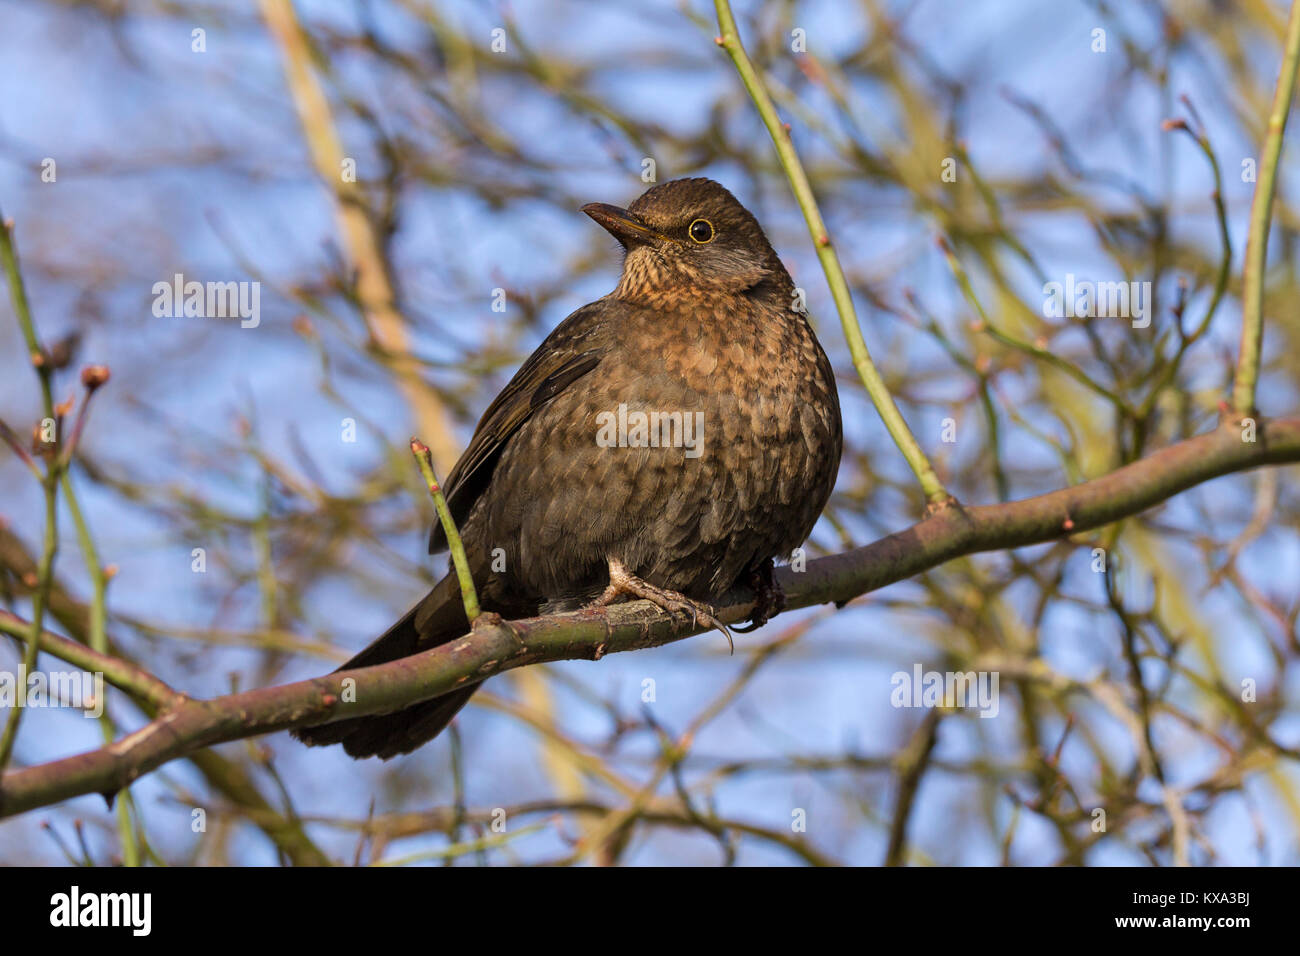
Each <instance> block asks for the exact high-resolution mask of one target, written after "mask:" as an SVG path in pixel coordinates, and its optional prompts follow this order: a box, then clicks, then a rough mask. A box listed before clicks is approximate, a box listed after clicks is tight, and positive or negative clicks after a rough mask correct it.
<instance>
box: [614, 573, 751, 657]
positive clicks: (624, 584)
mask: <svg viewBox="0 0 1300 956" xmlns="http://www.w3.org/2000/svg"><path fill="white" fill-rule="evenodd" d="M620 595H627V596H628V597H635V598H641V599H642V600H645V601H649V602H650V603H651V604H653V605H654V606H655V607H657V608H659V609H660V610H661V611H664V612H666V613H668V614H676V613H679V612H687V611H689V612H690V615H691V628H692V629H696V628H698V627H699V626H700V625H701V624H704V625H705V626H706V627H711V628H714V629H715V630H719V631H721V632H722V636H723V637H725V638H726V639H727V646H728V647H729V648H730V649H731V653H733V654H734V653H736V642H735V641H734V640H733V639H732V637H731V629H730V628H728V627H727V625H725V624H723V623H722V622H721V621H720V620H718V618H717V615H716V613H715V611H714V609H713V608H712V607H710V606H709V605H707V604H705V603H704V602H702V601H695V600H692V599H691V598H688V597H687V596H686V595H684V594H682V593H680V592H678V591H670V590H668V589H667V588H660V587H655V585H653V584H650V583H649V582H648V581H643V580H641V579H640V578H638V577H637V576H636V575H635V574H633V573H632V572H631V571H629V570H628V569H627V568H626V567H624V566H623V563H622V562H621V561H618V560H616V559H613V558H611V559H610V561H609V587H607V588H605V591H604V593H603V594H601V596H600V597H599V598H597V599H596V600H595V602H593V606H595V607H603V606H605V605H608V604H611V603H613V601H614V600H615V599H616V598H618V597H619V596H620Z"/></svg>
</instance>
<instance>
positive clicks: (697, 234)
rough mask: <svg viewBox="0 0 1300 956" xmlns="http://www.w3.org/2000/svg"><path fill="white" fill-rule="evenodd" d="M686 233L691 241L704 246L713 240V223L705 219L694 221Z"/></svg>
mask: <svg viewBox="0 0 1300 956" xmlns="http://www.w3.org/2000/svg"><path fill="white" fill-rule="evenodd" d="M686 231H687V234H688V235H690V237H691V238H692V239H694V240H695V241H696V242H698V243H699V244H700V245H704V243H706V242H708V241H709V240H711V239H712V238H713V223H711V222H709V220H707V219H696V220H695V221H694V222H693V223H691V228H690V229H688V230H686Z"/></svg>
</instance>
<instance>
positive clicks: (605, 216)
mask: <svg viewBox="0 0 1300 956" xmlns="http://www.w3.org/2000/svg"><path fill="white" fill-rule="evenodd" d="M582 211H583V212H585V213H586V214H587V215H588V216H590V217H591V218H592V219H594V220H596V222H598V223H600V225H602V226H604V227H605V229H606V230H607V231H608V232H609V234H610V235H611V236H613V237H614V238H615V239H617V240H618V241H619V242H621V243H623V245H624V246H627V245H629V244H630V243H636V242H648V241H650V240H652V239H662V238H663V236H661V235H659V233H657V232H655V231H654V230H653V229H651V228H650V227H649V226H647V225H646V224H645V223H643V222H642V221H641V220H640V219H638V218H637V217H636V216H634V215H632V213H630V212H628V211H627V210H626V209H623V208H621V207H619V206H611V205H610V204H609V203H604V202H589V203H587V205H585V206H583V207H582Z"/></svg>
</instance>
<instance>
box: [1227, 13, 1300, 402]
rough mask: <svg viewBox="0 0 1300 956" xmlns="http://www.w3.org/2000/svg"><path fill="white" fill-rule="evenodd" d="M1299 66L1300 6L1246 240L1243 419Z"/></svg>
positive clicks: (1254, 372)
mask: <svg viewBox="0 0 1300 956" xmlns="http://www.w3.org/2000/svg"><path fill="white" fill-rule="evenodd" d="M1298 64H1300V3H1292V4H1291V16H1290V17H1289V18H1288V20H1287V25H1286V47H1285V52H1284V53H1283V56H1282V68H1281V69H1280V70H1279V71H1278V74H1277V87H1276V88H1275V89H1274V90H1273V110H1272V112H1271V113H1270V114H1269V117H1268V132H1267V134H1266V136H1265V139H1264V155H1263V156H1262V157H1261V158H1260V163H1259V178H1258V180H1257V182H1256V183H1255V199H1254V201H1253V202H1252V203H1251V206H1250V232H1249V233H1248V234H1247V237H1246V265H1245V275H1244V278H1243V283H1242V293H1241V298H1242V302H1241V349H1240V353H1241V354H1240V355H1238V356H1237V377H1236V381H1235V383H1234V385H1233V390H1232V407H1233V410H1234V411H1236V413H1237V414H1238V415H1251V414H1254V411H1255V386H1256V384H1257V383H1258V382H1259V350H1260V342H1261V341H1262V339H1263V335H1264V261H1265V259H1266V258H1267V254H1268V229H1269V222H1270V220H1271V219H1272V216H1273V193H1274V192H1275V191H1276V190H1277V165H1278V159H1279V158H1280V157H1281V155H1282V134H1283V133H1285V132H1286V120H1287V115H1288V114H1289V113H1290V112H1291V99H1292V96H1293V95H1294V94H1295V78H1296V66H1297V65H1298Z"/></svg>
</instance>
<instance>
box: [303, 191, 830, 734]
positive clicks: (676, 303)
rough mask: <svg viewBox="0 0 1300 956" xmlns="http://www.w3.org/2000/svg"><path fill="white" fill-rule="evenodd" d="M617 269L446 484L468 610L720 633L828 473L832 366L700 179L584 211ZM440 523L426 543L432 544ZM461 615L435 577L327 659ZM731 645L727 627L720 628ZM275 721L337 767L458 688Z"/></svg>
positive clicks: (784, 283)
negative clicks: (381, 625)
mask: <svg viewBox="0 0 1300 956" xmlns="http://www.w3.org/2000/svg"><path fill="white" fill-rule="evenodd" d="M582 211H583V212H585V213H586V214H587V215H588V216H590V217H591V218H592V219H594V220H595V221H596V222H598V223H599V224H600V225H601V226H603V227H604V228H605V229H607V230H608V231H609V232H610V233H611V234H613V236H614V237H615V238H616V239H618V241H619V242H620V243H621V244H622V245H623V248H624V249H625V250H626V254H625V257H624V260H623V275H622V278H621V279H620V280H619V283H618V286H617V288H615V289H614V291H613V292H611V293H610V294H609V295H607V296H605V297H604V298H602V299H600V300H598V301H596V302H593V303H591V304H590V305H586V306H583V307H582V308H581V309H578V310H577V311H576V312H574V313H573V314H572V315H570V316H569V317H568V318H567V319H565V320H564V321H563V322H561V323H560V325H559V326H558V327H557V328H556V329H555V330H554V331H553V332H552V333H551V334H550V335H549V336H547V338H546V340H545V341H544V342H543V343H542V344H541V345H540V346H539V347H538V349H537V351H535V352H534V353H533V354H532V355H531V356H529V358H528V361H526V362H525V363H524V364H523V367H522V368H520V369H519V371H518V372H517V373H516V374H515V377H514V378H513V379H512V380H511V381H510V384H509V385H507V386H506V387H505V390H504V391H502V392H501V394H500V395H498V396H497V397H496V399H495V400H494V401H493V402H492V404H491V405H489V406H488V409H487V411H486V412H484V414H483V418H482V419H481V420H480V421H479V423H478V428H477V429H476V430H475V432H474V437H473V439H472V440H471V441H470V444H469V447H468V448H467V449H466V450H465V453H464V454H463V455H462V456H461V458H460V461H458V462H457V463H456V467H455V468H454V469H453V470H452V472H451V474H450V475H449V476H448V479H447V482H446V494H447V501H448V504H449V506H450V509H451V513H452V517H453V518H454V519H455V521H456V525H457V528H458V530H459V532H460V535H461V537H462V539H463V541H464V543H465V548H466V553H467V556H468V559H469V565H470V569H471V571H472V574H473V579H474V583H475V586H476V588H477V590H478V595H479V601H480V604H481V605H482V607H483V608H484V609H485V610H490V611H496V612H498V613H500V614H502V615H503V616H505V617H526V616H531V615H535V614H538V613H548V612H551V611H557V610H572V609H575V608H578V607H581V606H584V605H591V604H609V603H611V602H614V601H618V600H626V599H631V598H646V599H648V600H650V601H652V602H654V603H655V604H657V605H658V606H659V607H660V608H663V609H664V610H666V611H686V612H689V613H691V614H692V615H693V617H694V619H695V620H697V621H699V622H702V623H705V624H708V625H710V626H715V627H719V628H721V629H723V630H724V631H725V630H726V628H725V627H723V625H722V624H721V623H720V622H718V621H717V619H716V618H715V616H714V612H713V609H712V607H711V606H710V604H709V602H711V601H716V600H717V599H718V598H720V597H721V596H722V595H723V594H725V593H726V592H727V591H728V590H729V589H731V588H732V587H733V586H735V585H738V584H749V585H751V586H753V587H755V588H756V589H757V590H758V591H759V593H760V601H759V607H757V608H756V609H755V612H754V616H753V622H754V625H755V626H757V625H760V624H762V623H763V622H764V621H765V620H766V618H767V614H768V612H769V610H770V609H771V608H770V605H771V603H772V591H771V581H772V578H771V574H772V562H773V559H774V558H776V557H784V556H788V555H789V554H790V552H791V551H793V550H794V549H795V548H796V547H798V546H799V545H800V544H801V543H802V542H803V541H804V539H805V538H806V537H807V536H808V534H809V532H811V531H812V527H813V524H814V523H815V522H816V521H817V517H818V515H820V514H821V511H822V508H823V507H824V506H825V505H826V501H827V499H828V497H829V496H830V492H831V487H832V485H834V483H835V475H836V472H837V470H838V468H839V462H840V451H841V442H842V434H841V424H840V407H839V397H838V395H837V393H836V390H835V379H834V375H833V373H832V371H831V366H830V362H829V361H828V360H827V358H826V354H825V352H823V351H822V348H821V345H820V344H819V343H818V341H817V337H816V336H815V335H814V334H813V330H812V327H811V326H810V325H809V324H808V321H807V319H806V318H805V316H804V314H802V311H801V310H797V300H796V293H795V288H794V283H793V282H792V281H791V279H790V276H789V274H788V273H787V272H786V270H785V267H784V266H783V265H782V264H781V260H780V259H779V258H778V257H777V255H776V252H775V251H773V249H772V246H771V244H770V243H769V242H768V241H767V237H766V236H765V235H764V234H763V230H762V227H760V226H759V224H758V221H757V220H756V219H755V218H754V217H753V215H751V214H750V212H749V211H748V210H747V209H745V207H744V206H742V205H741V204H740V203H739V202H737V201H736V199H735V197H734V196H732V195H731V193H729V192H727V190H726V189H724V188H723V187H722V186H720V185H718V184H717V183H715V182H713V181H712V180H709V179H679V180H675V181H672V182H666V183H663V184H661V185H658V186H655V187H653V188H651V189H649V190H647V191H646V192H645V194H644V195H642V196H641V197H640V198H639V199H637V200H636V201H635V202H633V203H632V205H631V206H629V207H628V208H627V209H620V208H618V207H617V206H609V205H605V204H604V203H591V204H589V205H586V206H584V207H583V209H582ZM446 546H447V545H446V540H445V538H444V536H443V534H442V528H441V526H440V525H436V526H435V527H434V529H433V534H432V535H431V538H430V542H429V550H430V553H437V552H438V551H440V550H442V549H444V548H446ZM467 630H468V624H467V621H466V618H465V611H464V607H463V605H462V602H461V598H460V591H459V587H458V585H457V581H456V575H455V574H454V573H450V572H449V573H448V574H447V575H446V576H445V577H444V578H443V579H442V580H441V581H440V582H439V583H438V584H437V585H435V586H434V588H433V590H432V591H430V592H429V594H428V595H427V596H426V597H425V598H424V600H422V601H421V602H420V603H419V604H417V605H416V606H415V607H414V608H413V609H412V610H411V611H409V612H408V613H407V614H406V616H405V617H403V618H402V619H401V620H400V621H398V622H397V623H396V624H395V625H393V627H392V628H390V629H389V630H388V631H387V633H385V634H384V635H383V636H382V637H380V638H379V639H378V640H377V641H375V642H374V643H373V644H371V645H370V646H369V647H367V648H366V649H365V650H364V651H362V652H361V653H360V654H358V655H357V656H356V657H354V658H352V660H350V661H348V663H347V664H345V665H343V667H344V668H346V669H351V668H356V667H366V666H370V665H374V664H382V663H385V662H387V661H391V660H396V659H398V658H401V657H406V656H408V655H411V654H415V653H417V652H419V651H422V650H427V649H428V648H431V647H435V646H437V645H439V644H443V643H446V642H447V641H450V640H452V639H454V638H456V637H459V636H461V635H463V634H465V633H466V631H467ZM728 639H730V635H728ZM476 686H477V685H473V686H468V687H464V688H461V689H458V690H455V691H453V692H451V693H450V694H446V695H444V696H442V697H437V698H434V699H432V700H428V701H425V702H423V703H419V704H415V705H413V706H411V707H407V708H406V709H404V710H400V711H397V712H395V713H390V714H379V715H375V716H368V717H355V718H348V719H343V720H340V721H336V722H334V723H330V724H322V725H320V726H317V727H309V728H305V729H300V730H297V731H294V734H295V736H297V737H298V739H300V740H302V741H304V742H306V743H308V744H312V745H320V744H333V743H342V744H343V747H344V749H345V750H346V751H347V752H348V753H349V754H351V755H352V756H353V757H368V756H375V755H377V756H379V757H383V758H385V759H387V758H389V757H392V756H395V755H397V754H401V753H409V752H410V751H412V750H414V749H415V748H416V747H419V746H420V745H421V744H423V743H425V742H426V741H428V740H430V739H432V738H433V737H434V736H436V735H437V734H438V733H439V732H440V731H441V730H442V729H443V728H444V727H446V726H447V724H448V723H449V722H450V721H451V719H452V718H453V717H454V716H455V715H456V712H457V711H458V710H460V708H461V707H462V706H463V705H464V703H465V701H466V700H468V699H469V696H470V695H471V694H472V693H474V690H475V689H476Z"/></svg>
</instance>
